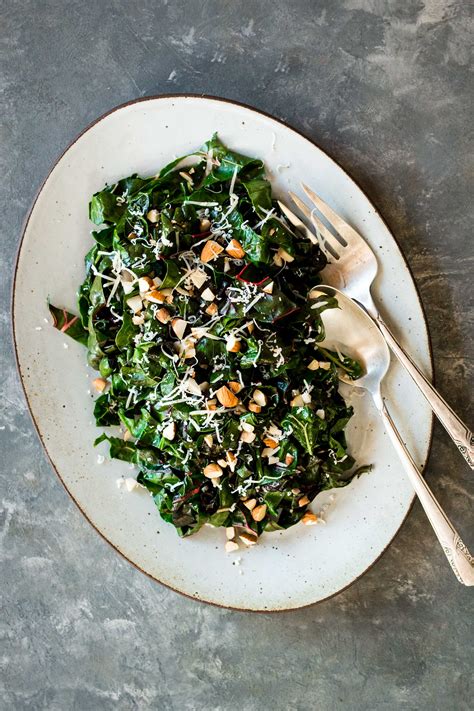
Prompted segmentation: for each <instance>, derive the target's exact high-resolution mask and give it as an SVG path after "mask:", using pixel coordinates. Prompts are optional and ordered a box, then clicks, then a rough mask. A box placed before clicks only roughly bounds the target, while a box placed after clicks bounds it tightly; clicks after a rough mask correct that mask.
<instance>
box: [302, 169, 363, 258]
mask: <svg viewBox="0 0 474 711" xmlns="http://www.w3.org/2000/svg"><path fill="white" fill-rule="evenodd" d="M301 187H302V188H303V190H304V191H305V193H306V195H307V196H308V197H309V199H310V200H311V202H312V203H313V205H315V206H316V207H317V208H318V210H319V212H320V213H321V214H322V215H324V217H325V218H326V220H327V221H328V222H329V224H330V225H332V227H334V229H335V230H336V232H338V233H339V234H340V235H341V237H342V238H343V239H344V240H345V241H346V243H347V244H348V243H349V242H350V241H351V240H352V241H353V240H361V239H362V237H361V236H360V234H359V233H358V232H356V230H355V229H354V228H353V227H351V226H350V225H348V224H347V222H346V221H345V220H343V219H342V217H340V216H339V215H338V214H337V213H336V212H334V210H333V209H332V208H330V207H329V205H328V204H327V203H325V202H324V200H322V199H321V198H320V197H319V195H316V193H315V192H314V190H311V188H309V187H308V186H307V185H305V184H304V183H301Z"/></svg>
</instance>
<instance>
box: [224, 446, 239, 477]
mask: <svg viewBox="0 0 474 711" xmlns="http://www.w3.org/2000/svg"><path fill="white" fill-rule="evenodd" d="M226 459H227V463H228V465H229V469H230V471H231V472H233V471H234V469H235V467H236V465H237V457H236V456H235V454H234V453H233V452H231V451H230V450H229V451H228V452H227V454H226Z"/></svg>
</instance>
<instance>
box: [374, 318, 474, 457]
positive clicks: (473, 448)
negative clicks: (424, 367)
mask: <svg viewBox="0 0 474 711" xmlns="http://www.w3.org/2000/svg"><path fill="white" fill-rule="evenodd" d="M374 318H375V322H376V324H377V325H378V327H379V328H380V330H381V331H382V333H383V336H384V338H385V340H386V341H387V344H388V346H389V347H390V350H391V351H392V352H393V353H394V354H395V355H396V357H397V358H398V360H399V361H400V363H401V364H402V365H403V366H404V368H405V369H406V370H407V371H408V372H409V373H410V375H411V377H412V378H413V380H414V381H415V383H416V385H417V386H418V388H419V389H420V390H421V392H422V393H423V395H424V396H425V398H426V399H427V400H428V402H429V404H430V405H431V409H432V410H433V412H434V413H435V415H436V417H437V418H438V419H439V421H440V422H441V424H442V425H443V427H444V429H445V430H446V432H447V433H448V434H449V436H450V437H451V439H452V440H453V442H454V443H455V445H456V447H457V448H458V449H459V451H460V452H461V454H462V455H463V457H464V459H465V460H466V462H467V463H468V464H469V466H470V467H471V469H474V435H473V434H472V432H471V431H470V430H469V429H468V428H467V427H466V425H465V424H464V423H463V422H462V421H461V420H460V419H459V417H458V416H457V415H456V413H455V412H454V411H453V410H452V409H451V408H450V407H449V405H448V403H447V402H446V401H445V400H443V398H442V397H441V395H440V394H439V393H438V392H437V391H436V390H435V389H434V387H433V386H432V385H431V383H430V382H429V381H428V380H427V379H426V378H425V376H424V375H423V373H422V372H421V371H420V369H419V368H418V366H417V365H416V364H415V363H414V362H413V361H412V359H411V358H410V356H409V355H408V354H407V353H405V351H404V350H403V348H402V347H401V345H400V344H399V343H398V341H397V340H396V338H395V336H394V335H393V333H392V332H391V331H390V329H389V328H388V326H387V325H386V324H385V323H384V322H383V320H382V318H381V317H380V315H379V314H377V315H376V316H374Z"/></svg>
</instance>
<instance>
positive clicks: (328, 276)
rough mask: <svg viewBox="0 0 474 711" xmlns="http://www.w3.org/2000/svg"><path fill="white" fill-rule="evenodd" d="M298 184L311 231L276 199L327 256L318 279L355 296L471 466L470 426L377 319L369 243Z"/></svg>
mask: <svg viewBox="0 0 474 711" xmlns="http://www.w3.org/2000/svg"><path fill="white" fill-rule="evenodd" d="M302 187H303V190H304V191H305V193H306V195H307V196H308V198H309V199H310V201H311V203H312V204H313V206H314V207H312V208H311V207H309V206H308V205H307V204H306V203H305V202H303V201H302V200H301V199H300V198H299V197H298V196H297V195H295V194H294V193H292V192H290V193H289V195H290V197H291V199H292V200H293V202H294V203H295V205H296V206H297V207H298V208H299V209H300V210H301V212H302V213H303V215H304V216H305V217H306V218H307V219H308V220H310V222H311V223H312V225H313V227H314V229H315V232H313V231H312V230H310V229H309V228H308V227H307V225H306V224H305V223H304V222H303V221H302V220H301V219H300V218H299V217H298V216H297V215H296V214H295V213H294V212H292V211H291V210H290V209H289V208H288V207H287V206H286V205H285V204H284V203H282V202H280V203H279V205H280V207H281V209H282V211H283V213H284V214H285V215H286V217H287V218H288V220H289V222H290V223H291V224H292V225H293V226H294V227H296V228H297V229H299V230H300V231H301V232H303V233H304V234H305V236H306V237H307V238H308V239H309V240H310V241H311V242H313V243H314V244H319V246H320V248H321V250H322V252H323V253H324V254H325V256H326V257H327V259H328V264H327V265H326V267H325V268H324V269H323V271H322V272H321V275H322V277H323V279H324V282H325V283H327V284H328V285H330V286H334V287H336V288H337V289H339V290H340V291H342V292H343V293H344V294H347V296H350V297H351V298H352V299H354V300H355V301H357V302H358V303H359V304H361V306H363V307H364V309H365V310H366V311H367V313H368V314H369V315H370V316H371V317H372V318H373V319H374V321H375V323H376V324H377V325H378V327H379V329H380V330H381V332H382V333H383V335H384V338H385V340H386V341H387V344H388V345H389V347H390V349H391V350H392V352H393V353H394V354H395V356H396V357H397V358H398V360H399V361H400V363H401V364H402V365H403V366H404V368H405V369H406V370H407V371H408V373H409V374H410V375H411V377H412V378H413V380H414V381H415V383H416V385H417V386H418V388H419V389H420V390H421V392H422V393H423V395H424V396H425V398H426V399H427V401H428V403H429V404H430V406H431V408H432V410H433V412H434V413H435V415H436V416H437V417H438V419H439V421H440V422H441V424H442V425H443V427H444V428H445V430H446V431H447V433H448V434H449V436H450V437H451V439H452V440H453V442H454V443H455V444H456V446H457V447H458V449H459V451H460V452H461V454H462V455H463V457H464V458H465V460H466V461H467V463H468V464H469V466H470V467H471V469H474V436H473V434H472V432H471V431H470V430H469V429H468V428H467V427H466V425H465V424H464V423H463V422H462V421H461V420H460V419H459V417H458V416H457V415H456V413H455V412H454V411H453V410H452V409H451V408H450V407H449V405H448V404H447V402H445V400H443V398H442V397H441V395H440V394H439V393H438V392H437V391H436V390H435V388H434V387H433V386H432V385H431V383H430V382H429V381H428V380H427V379H426V378H425V376H424V375H423V373H422V372H421V371H420V369H419V368H418V366H417V365H416V364H415V363H414V361H413V360H412V359H411V358H410V356H409V355H408V354H407V353H406V352H405V351H404V350H403V348H402V346H401V345H400V344H399V343H398V341H397V340H396V338H395V336H394V335H393V333H392V332H391V331H390V329H389V328H388V326H387V325H386V324H385V323H384V321H383V320H382V317H381V316H380V314H379V312H378V309H377V307H376V306H375V304H374V302H373V299H372V295H371V292H370V288H371V285H372V282H373V281H374V279H375V276H376V274H377V269H378V265H377V259H376V257H375V254H374V253H373V251H372V249H371V248H370V247H369V245H368V244H367V242H366V241H365V240H364V238H363V237H362V236H361V235H360V234H359V233H358V232H357V231H356V230H355V229H354V228H353V227H351V226H350V225H349V224H347V222H346V221H345V220H343V219H342V217H340V216H339V215H337V214H336V213H335V212H334V210H332V209H331V208H330V207H329V205H328V204H327V203H325V202H324V200H322V199H321V198H320V197H319V196H318V195H316V193H315V192H314V191H313V190H311V189H310V188H309V187H308V186H307V185H304V184H302ZM317 211H319V213H321V215H323V216H324V217H325V219H326V220H327V222H328V223H329V224H330V225H331V227H332V228H333V230H334V234H333V232H331V231H330V230H329V229H328V228H327V227H326V225H325V224H324V223H323V222H322V221H321V219H320V217H319V216H318V214H317Z"/></svg>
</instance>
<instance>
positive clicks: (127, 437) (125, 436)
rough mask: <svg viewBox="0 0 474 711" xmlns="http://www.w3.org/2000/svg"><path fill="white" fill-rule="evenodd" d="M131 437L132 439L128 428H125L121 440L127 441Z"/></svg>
mask: <svg viewBox="0 0 474 711" xmlns="http://www.w3.org/2000/svg"><path fill="white" fill-rule="evenodd" d="M131 439H132V433H131V432H130V430H125V432H124V433H123V441H124V442H129V441H130V440H131Z"/></svg>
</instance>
